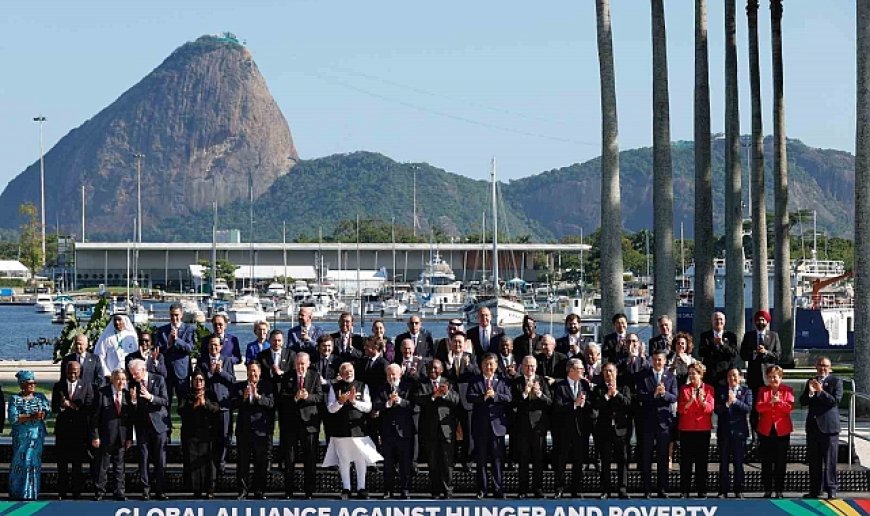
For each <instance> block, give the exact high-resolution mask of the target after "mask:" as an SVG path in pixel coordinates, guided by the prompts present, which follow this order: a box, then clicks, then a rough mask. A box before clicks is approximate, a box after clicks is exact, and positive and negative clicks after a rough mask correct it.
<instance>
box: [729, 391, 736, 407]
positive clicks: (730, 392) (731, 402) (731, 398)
mask: <svg viewBox="0 0 870 516" xmlns="http://www.w3.org/2000/svg"><path fill="white" fill-rule="evenodd" d="M735 401H737V396H735V395H734V391H732V390H730V389H729V390H728V402H727V403H728V406H729V407H730V406H731V405H733V404H734V402H735Z"/></svg>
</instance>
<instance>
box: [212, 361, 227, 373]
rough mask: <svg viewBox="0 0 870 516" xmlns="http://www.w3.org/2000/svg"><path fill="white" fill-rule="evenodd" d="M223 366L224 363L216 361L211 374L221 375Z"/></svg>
mask: <svg viewBox="0 0 870 516" xmlns="http://www.w3.org/2000/svg"><path fill="white" fill-rule="evenodd" d="M223 364H224V363H223V361H221V360H216V361H215V363H213V364H212V365H211V372H212V373H219V372H220V371H221V367H223Z"/></svg>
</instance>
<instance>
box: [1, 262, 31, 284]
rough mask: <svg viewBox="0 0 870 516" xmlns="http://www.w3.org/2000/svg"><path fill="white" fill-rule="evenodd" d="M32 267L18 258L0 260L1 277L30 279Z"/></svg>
mask: <svg viewBox="0 0 870 516" xmlns="http://www.w3.org/2000/svg"><path fill="white" fill-rule="evenodd" d="M30 276H31V274H30V269H28V268H27V267H25V266H24V264H22V263H21V262H19V261H18V260H0V278H15V279H23V280H29V279H30Z"/></svg>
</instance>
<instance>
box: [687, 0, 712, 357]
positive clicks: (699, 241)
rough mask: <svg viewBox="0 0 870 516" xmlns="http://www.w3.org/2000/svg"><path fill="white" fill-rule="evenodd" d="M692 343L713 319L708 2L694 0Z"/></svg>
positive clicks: (705, 0)
mask: <svg viewBox="0 0 870 516" xmlns="http://www.w3.org/2000/svg"><path fill="white" fill-rule="evenodd" d="M694 137H695V296H694V297H695V317H694V320H695V323H693V325H692V330H693V333H694V334H695V341H696V342H700V337H701V332H703V331H704V330H706V329H707V327H708V326H709V324H710V318H711V317H712V316H713V168H712V165H711V162H710V69H709V63H708V57H707V0H695V135H694Z"/></svg>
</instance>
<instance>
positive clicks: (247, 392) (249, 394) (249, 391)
mask: <svg viewBox="0 0 870 516" xmlns="http://www.w3.org/2000/svg"><path fill="white" fill-rule="evenodd" d="M250 397H251V386H250V385H248V386H247V387H245V399H248V398H250Z"/></svg>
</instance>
